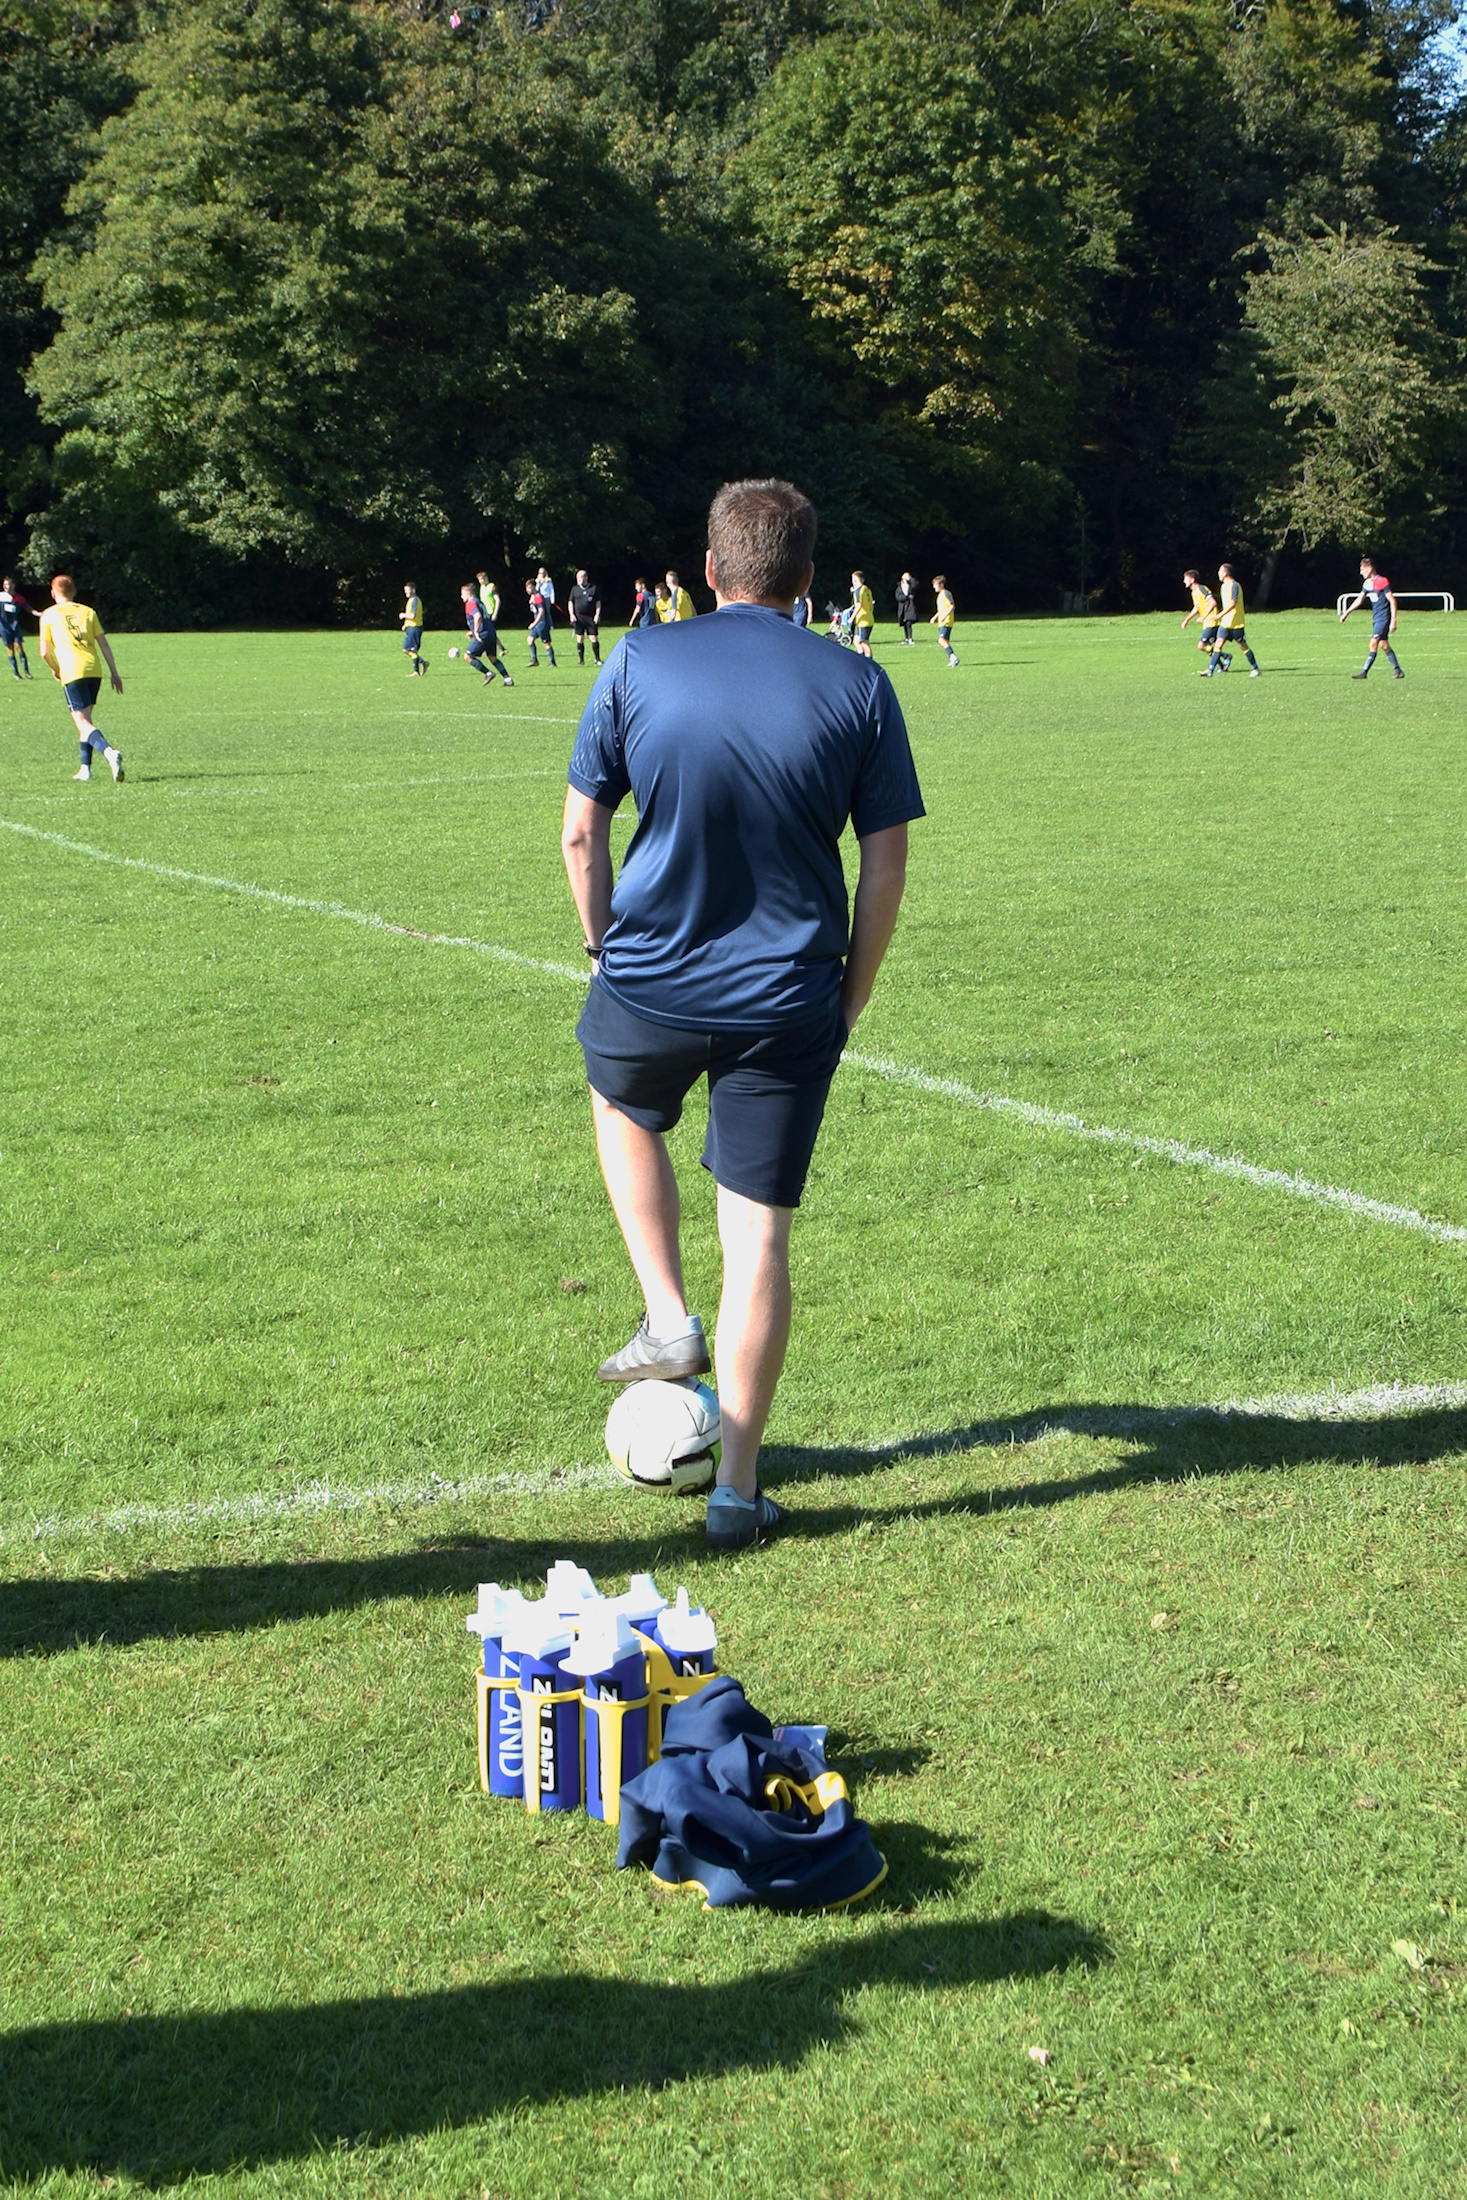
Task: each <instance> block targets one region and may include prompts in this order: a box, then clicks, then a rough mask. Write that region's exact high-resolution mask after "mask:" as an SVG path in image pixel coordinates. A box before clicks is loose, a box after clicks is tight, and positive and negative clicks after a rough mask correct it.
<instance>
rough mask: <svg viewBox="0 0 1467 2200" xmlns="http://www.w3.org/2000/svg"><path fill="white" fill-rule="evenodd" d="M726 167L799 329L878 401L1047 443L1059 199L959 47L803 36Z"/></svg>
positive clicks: (1059, 417)
mask: <svg viewBox="0 0 1467 2200" xmlns="http://www.w3.org/2000/svg"><path fill="white" fill-rule="evenodd" d="M738 174H739V177H740V179H741V180H742V182H743V183H744V184H745V186H746V187H747V190H748V193H749V199H750V204H751V207H752V211H753V216H754V220H755V221H756V223H757V226H758V231H759V235H760V236H761V238H762V239H763V241H764V244H765V247H766V251H767V253H768V256H769V259H770V260H771V262H772V263H773V264H774V265H775V266H777V267H778V268H779V269H780V271H781V273H782V274H783V275H784V278H785V280H786V281H787V282H788V283H789V284H790V286H791V287H792V289H793V290H794V292H795V293H796V295H797V296H798V297H799V299H800V300H801V301H802V303H803V305H804V306H805V308H806V309H807V311H808V313H809V315H810V317H811V322H812V324H813V330H814V334H815V337H816V340H817V342H818V343H819V344H820V346H821V348H822V349H823V351H824V353H825V355H826V357H827V358H828V359H829V360H830V361H832V362H833V363H835V364H837V365H843V366H846V367H847V368H854V370H855V371H856V373H857V374H858V375H859V376H860V377H861V379H862V380H863V381H864V382H865V383H866V384H867V385H868V387H869V389H870V390H871V391H872V392H873V393H879V396H878V397H877V406H878V409H880V408H883V407H885V406H890V405H895V406H896V407H898V408H901V409H902V410H903V411H904V412H905V413H906V414H907V415H908V417H909V418H911V419H912V420H913V421H915V422H919V423H921V424H922V425H923V426H926V427H930V428H933V429H937V430H941V431H945V432H947V433H950V434H951V435H952V436H954V437H955V438H957V439H958V440H960V441H963V442H967V443H971V444H973V445H976V446H977V447H979V448H981V449H985V450H995V449H999V448H1005V449H1008V450H1011V451H1012V452H1013V453H1014V455H1015V456H1018V455H1020V454H1021V453H1023V454H1027V455H1032V454H1034V453H1035V452H1036V451H1037V450H1038V449H1039V448H1041V447H1042V446H1043V445H1044V444H1046V443H1052V441H1053V438H1054V437H1055V435H1056V433H1057V432H1060V433H1062V432H1063V422H1064V417H1065V411H1066V407H1067V404H1068V401H1069V396H1070V393H1071V391H1072V389H1073V385H1074V379H1075V370H1076V360H1077V348H1078V347H1077V327H1076V316H1075V306H1076V297H1075V293H1074V289H1073V285H1072V284H1071V282H1070V280H1069V255H1068V238H1067V235H1066V227H1065V209H1064V204H1063V198H1062V193H1061V190H1060V187H1059V183H1058V180H1057V178H1056V177H1055V175H1054V174H1053V173H1052V171H1051V169H1050V168H1049V166H1048V164H1047V163H1046V161H1045V159H1044V157H1043V155H1042V153H1041V152H1040V151H1039V149H1038V148H1037V147H1036V146H1034V145H1033V144H1031V143H1028V142H1025V141H1024V140H1022V139H1020V138H1018V137H1016V135H1015V133H1014V131H1013V129H1012V128H1011V126H1010V125H1009V123H1008V122H1007V121H1006V120H1005V118H1004V117H1003V115H1002V114H1001V113H999V112H998V111H996V109H995V107H994V105H993V102H992V99H991V95H990V93H989V90H988V87H987V85H986V84H985V81H984V77H983V72H982V69H981V67H980V65H979V61H978V57H977V56H976V55H975V54H974V53H973V52H972V51H971V50H970V49H969V48H968V47H966V46H965V45H963V44H961V43H958V44H955V45H951V46H949V47H947V48H943V47H941V46H939V45H937V44H935V43H934V42H933V41H932V40H931V39H929V38H928V37H926V36H923V35H913V34H909V33H905V32H900V31H895V32H891V33H889V34H886V35H884V36H882V37H880V38H870V37H868V38H860V37H854V36H849V35H844V34H842V35H840V36H832V37H827V38H823V39H821V40H820V41H819V42H818V43H817V44H816V45H814V46H813V47H811V48H809V49H807V50H804V51H800V52H797V53H794V54H792V55H790V56H789V57H788V58H787V59H786V60H785V62H784V63H783V64H782V66H781V67H780V69H779V71H778V72H777V74H776V76H775V78H774V81H773V83H772V85H771V87H770V90H769V92H768V93H767V94H766V96H765V98H764V99H763V101H762V102H761V103H760V107H759V110H758V113H757V117H756V120H755V124H754V128H753V132H752V135H751V138H750V142H749V145H748V148H747V150H746V152H745V153H744V154H743V156H742V158H741V160H740V162H739V167H738Z"/></svg>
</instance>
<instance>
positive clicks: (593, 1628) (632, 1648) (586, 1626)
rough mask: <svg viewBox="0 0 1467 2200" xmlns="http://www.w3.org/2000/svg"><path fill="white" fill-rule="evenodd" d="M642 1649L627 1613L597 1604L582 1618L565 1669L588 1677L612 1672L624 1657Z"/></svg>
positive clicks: (606, 1605)
mask: <svg viewBox="0 0 1467 2200" xmlns="http://www.w3.org/2000/svg"><path fill="white" fill-rule="evenodd" d="M640 1648H641V1645H640V1643H639V1642H638V1641H637V1638H636V1636H635V1635H634V1634H633V1632H632V1623H631V1621H630V1620H629V1619H628V1618H627V1616H626V1613H625V1612H616V1611H613V1610H612V1608H611V1606H610V1605H608V1604H598V1605H597V1606H596V1608H595V1610H594V1611H591V1612H588V1613H587V1614H586V1617H585V1619H584V1620H583V1621H582V1623H581V1631H580V1633H579V1634H578V1635H577V1637H576V1640H575V1646H574V1648H573V1649H572V1651H571V1654H570V1656H569V1657H568V1658H567V1659H566V1661H565V1670H566V1671H567V1673H579V1674H581V1675H582V1676H583V1677H586V1678H589V1676H590V1675H591V1674H592V1673H609V1672H610V1671H611V1668H612V1667H613V1666H614V1665H619V1664H620V1663H621V1661H622V1659H623V1658H629V1657H632V1656H633V1655H634V1654H635V1652H636V1651H637V1650H639V1649H640Z"/></svg>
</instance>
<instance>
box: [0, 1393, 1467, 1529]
mask: <svg viewBox="0 0 1467 2200" xmlns="http://www.w3.org/2000/svg"><path fill="white" fill-rule="evenodd" d="M1463 1408H1467V1383H1374V1384H1371V1385H1370V1386H1369V1387H1368V1388H1366V1389H1363V1390H1322V1391H1303V1392H1285V1393H1284V1394H1283V1395H1281V1396H1278V1397H1273V1398H1244V1399H1237V1400H1229V1401H1228V1402H1227V1403H1225V1404H1222V1405H1191V1406H1188V1405H1180V1406H1124V1405H1122V1406H1076V1407H1074V1408H1073V1409H1071V1408H1067V1407H1065V1406H1053V1407H1050V1408H1049V1409H1048V1410H1047V1411H1044V1412H1040V1413H1032V1414H1021V1415H1017V1416H1015V1417H1014V1418H1012V1419H1009V1420H1004V1419H995V1420H992V1421H975V1422H974V1423H973V1424H972V1425H971V1426H970V1427H968V1428H962V1429H950V1430H943V1431H940V1432H937V1433H933V1434H929V1435H925V1436H892V1437H888V1438H886V1439H885V1440H884V1441H882V1442H880V1443H874V1444H835V1445H832V1446H831V1447H830V1449H831V1451H832V1453H834V1454H841V1453H843V1454H845V1455H846V1456H847V1457H852V1456H854V1457H856V1458H865V1459H870V1460H871V1461H872V1464H873V1466H876V1465H880V1464H881V1463H883V1462H885V1461H888V1460H889V1461H891V1462H893V1463H894V1462H896V1461H897V1460H899V1459H902V1458H909V1457H913V1456H919V1457H922V1456H925V1457H929V1458H931V1457H940V1456H943V1455H946V1454H951V1453H958V1452H964V1451H979V1450H1012V1449H1014V1448H1015V1447H1017V1446H1020V1445H1028V1444H1039V1443H1042V1442H1044V1440H1045V1439H1046V1438H1048V1437H1054V1436H1066V1435H1068V1436H1089V1437H1095V1438H1106V1437H1110V1438H1121V1439H1125V1438H1127V1437H1133V1436H1145V1435H1154V1434H1155V1433H1156V1432H1157V1430H1158V1429H1161V1428H1186V1427H1188V1426H1206V1427H1209V1428H1212V1429H1215V1430H1217V1431H1218V1432H1219V1433H1221V1434H1226V1433H1227V1430H1228V1425H1229V1424H1230V1423H1235V1422H1247V1421H1252V1420H1271V1421H1325V1422H1348V1421H1360V1420H1370V1421H1379V1420H1387V1419H1389V1418H1390V1417H1391V1416H1392V1415H1398V1414H1406V1413H1421V1412H1433V1411H1435V1412H1452V1411H1460V1410H1462V1409H1463ZM779 1448H780V1447H779V1446H778V1445H774V1446H773V1447H772V1449H773V1450H774V1452H775V1453H776V1454H777V1453H778V1451H779ZM824 1471H825V1470H824V1469H822V1468H820V1467H818V1466H817V1467H815V1468H814V1469H813V1470H811V1471H809V1472H806V1473H804V1474H800V1475H796V1476H795V1477H793V1479H794V1480H795V1481H801V1482H803V1481H818V1480H820V1478H821V1475H822V1473H823V1472H824ZM786 1479H789V1478H788V1477H787V1478H786ZM622 1487H624V1485H623V1483H622V1479H621V1477H620V1475H618V1474H617V1472H616V1471H615V1469H614V1468H613V1467H610V1466H607V1465H596V1466H588V1465H586V1464H584V1463H577V1464H576V1465H574V1466H569V1467H542V1468H538V1469H520V1470H516V1471H511V1472H506V1473H503V1474H475V1475H465V1476H461V1477H459V1478H458V1479H451V1478H449V1477H447V1476H443V1475H436V1474H430V1475H425V1476H421V1477H419V1478H418V1479H417V1480H415V1481H404V1482H369V1483H364V1484H361V1485H359V1486H358V1485H354V1484H351V1483H341V1482H329V1481H326V1482H310V1483H307V1484H306V1485H304V1486H303V1487H302V1488H299V1489H294V1490H262V1491H259V1492H256V1493H254V1494H252V1495H250V1496H247V1497H214V1498H202V1499H199V1500H197V1501H195V1502H193V1503H185V1504H179V1505H119V1506H117V1507H116V1508H115V1509H113V1510H112V1511H108V1512H94V1513H74V1514H72V1515H70V1516H66V1515H62V1514H59V1513H53V1514H48V1515H47V1516H46V1517H45V1518H44V1519H41V1520H36V1521H32V1522H29V1523H27V1524H25V1525H22V1526H15V1527H10V1528H5V1527H0V1544H3V1543H5V1542H7V1541H8V1542H11V1543H21V1542H26V1543H51V1544H55V1543H92V1542H97V1541H100V1540H101V1539H102V1538H104V1537H107V1536H126V1535H137V1534H150V1533H151V1534H160V1535H167V1534H176V1533H178V1532H179V1531H180V1530H183V1529H189V1528H231V1527H259V1526H265V1527H268V1526H269V1525H271V1523H272V1522H276V1521H289V1520H300V1519H303V1518H319V1517H321V1516H323V1515H324V1514H327V1513H353V1512H370V1511H371V1510H372V1509H373V1508H374V1507H377V1506H383V1507H388V1508H399V1509H405V1508H408V1507H411V1508H414V1509H419V1508H426V1507H430V1506H437V1505H457V1504H465V1503H468V1502H470V1501H472V1500H473V1499H475V1498H480V1497H497V1496H526V1497H529V1496H547V1495H550V1494H552V1493H554V1492H556V1491H559V1490H578V1489H619V1488H622Z"/></svg>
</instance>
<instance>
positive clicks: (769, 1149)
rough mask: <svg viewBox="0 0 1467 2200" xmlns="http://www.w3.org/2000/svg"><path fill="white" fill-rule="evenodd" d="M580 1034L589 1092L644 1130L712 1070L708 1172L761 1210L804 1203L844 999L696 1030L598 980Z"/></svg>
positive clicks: (665, 1118) (653, 1127) (840, 1039)
mask: <svg viewBox="0 0 1467 2200" xmlns="http://www.w3.org/2000/svg"><path fill="white" fill-rule="evenodd" d="M576 1037H577V1038H578V1039H579V1040H580V1042H581V1049H582V1051H583V1053H584V1054H585V1057H586V1077H587V1080H588V1081H589V1083H590V1085H591V1087H592V1090H593V1091H595V1092H599V1093H600V1095H601V1097H602V1099H603V1100H609V1101H610V1102H611V1104H612V1106H613V1107H614V1108H617V1109H618V1110H619V1111H620V1112H621V1114H623V1115H626V1116H629V1117H630V1118H631V1120H632V1122H634V1123H640V1125H641V1126H642V1128H643V1130H647V1131H670V1130H671V1129H672V1127H673V1125H674V1124H675V1123H676V1122H677V1121H678V1120H679V1119H680V1117H681V1115H682V1112H683V1102H684V1101H685V1100H686V1099H687V1097H688V1094H689V1093H690V1092H691V1091H692V1089H693V1087H694V1085H695V1084H696V1083H697V1082H698V1079H699V1078H700V1077H702V1076H704V1075H705V1074H706V1075H707V1078H708V1137H707V1139H706V1141H705V1143H704V1147H703V1166H704V1168H705V1169H707V1170H708V1172H709V1173H710V1175H711V1176H712V1177H713V1178H714V1179H715V1180H716V1181H717V1182H718V1183H719V1184H721V1185H723V1187H724V1188H725V1190H727V1191H730V1192H737V1193H739V1194H740V1196H741V1197H742V1198H744V1199H753V1200H757V1201H758V1202H759V1204H760V1205H761V1206H764V1207H798V1206H799V1204H800V1194H801V1193H802V1192H803V1191H804V1189H805V1178H806V1176H807V1175H808V1174H809V1170H810V1158H811V1156H812V1155H813V1153H814V1151H815V1141H816V1139H817V1138H818V1137H819V1135H820V1121H821V1118H822V1116H823V1115H824V1113H825V1096H826V1094H827V1093H828V1092H829V1090H830V1080H831V1078H832V1077H833V1076H834V1075H835V1071H836V1065H837V1063H838V1062H839V1061H840V1058H841V1054H842V1051H843V1050H844V1047H845V1043H846V1038H847V1032H846V1020H845V1017H844V1016H843V1015H842V1013H841V1009H840V1004H839V1003H838V1002H837V1004H836V1006H835V1008H834V1009H833V1010H832V1011H831V1012H830V1014H829V1015H825V1016H819V1017H816V1018H815V1019H814V1020H813V1021H809V1022H802V1023H798V1024H784V1025H780V1026H776V1028H775V1029H774V1030H772V1031H767V1032H752V1031H690V1030H686V1029H684V1028H683V1027H682V1026H680V1025H679V1026H674V1025H672V1024H654V1023H651V1022H649V1020H648V1019H647V1018H646V1017H645V1016H638V1015H637V1014H636V1013H635V1012H634V1011H633V1010H632V1009H629V1008H626V1007H624V1006H623V1004H622V1003H621V1002H620V1001H618V1000H617V999H616V998H615V997H614V996H613V995H612V994H610V993H608V992H607V990H606V987H605V986H604V985H602V984H601V982H600V980H599V979H593V980H592V983H591V991H590V993H589V995H588V996H587V999H586V1005H585V1007H584V1008H583V1009H582V1011H581V1020H580V1022H579V1023H578V1024H577V1025H576Z"/></svg>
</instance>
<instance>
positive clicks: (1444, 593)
mask: <svg viewBox="0 0 1467 2200" xmlns="http://www.w3.org/2000/svg"><path fill="white" fill-rule="evenodd" d="M1359 593H1360V591H1359V589H1358V588H1357V589H1356V590H1355V591H1354V593H1353V594H1350V593H1348V592H1347V593H1346V594H1345V595H1343V596H1340V597H1337V598H1336V601H1335V612H1336V614H1337V616H1338V617H1340V618H1343V617H1344V616H1345V606H1346V604H1347V603H1353V602H1354V601H1355V597H1356V596H1358V595H1359ZM1391 593H1392V595H1393V596H1394V597H1395V599H1396V602H1397V603H1439V604H1440V605H1441V607H1442V609H1443V611H1455V610H1456V608H1457V599H1456V597H1455V596H1454V595H1453V594H1452V592H1451V590H1450V589H1448V588H1395V589H1392V591H1391Z"/></svg>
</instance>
